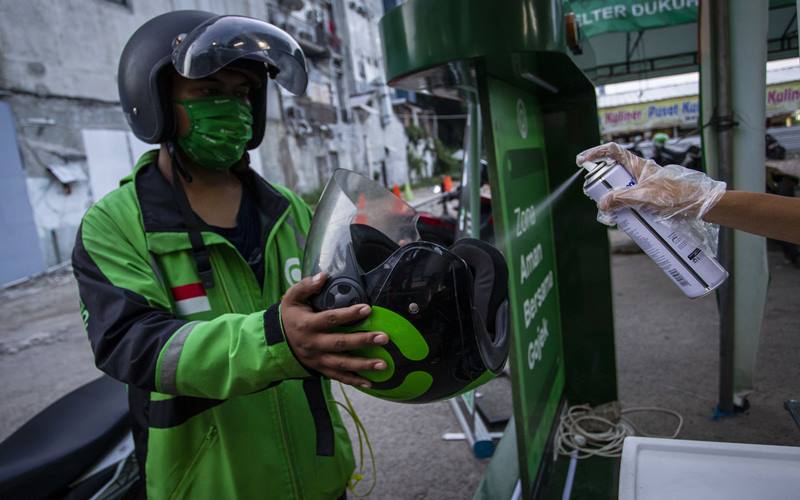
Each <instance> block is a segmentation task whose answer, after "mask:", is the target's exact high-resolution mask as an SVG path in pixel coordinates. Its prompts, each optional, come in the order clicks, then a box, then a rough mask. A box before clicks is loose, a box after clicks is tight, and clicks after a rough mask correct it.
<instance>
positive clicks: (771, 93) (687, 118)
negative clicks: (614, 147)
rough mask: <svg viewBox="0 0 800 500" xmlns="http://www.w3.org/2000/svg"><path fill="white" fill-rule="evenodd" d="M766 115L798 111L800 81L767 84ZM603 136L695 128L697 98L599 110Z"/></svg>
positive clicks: (697, 111)
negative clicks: (653, 130)
mask: <svg viewBox="0 0 800 500" xmlns="http://www.w3.org/2000/svg"><path fill="white" fill-rule="evenodd" d="M766 104H767V116H768V117H771V116H778V115H784V114H789V113H794V112H795V111H797V110H798V109H800V81H797V82H786V83H779V84H774V85H770V86H768V87H767V94H766ZM598 114H599V119H600V129H601V130H602V133H603V134H622V133H627V132H636V131H644V130H652V129H657V128H672V127H682V128H685V127H696V126H698V120H699V119H700V99H699V98H698V97H697V96H687V97H678V98H674V99H664V100H661V101H653V102H644V103H639V104H629V105H627V106H616V107H613V108H603V109H600V110H599V111H598Z"/></svg>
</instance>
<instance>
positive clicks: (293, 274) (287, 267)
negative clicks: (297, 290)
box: [283, 257, 303, 286]
mask: <svg viewBox="0 0 800 500" xmlns="http://www.w3.org/2000/svg"><path fill="white" fill-rule="evenodd" d="M283 276H284V277H285V278H286V282H287V283H289V286H292V285H294V284H295V283H299V282H300V280H301V279H303V272H302V271H301V270H300V259H298V258H297V257H290V258H288V259H286V262H285V263H284V265H283Z"/></svg>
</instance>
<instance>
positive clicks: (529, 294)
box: [484, 77, 564, 487]
mask: <svg viewBox="0 0 800 500" xmlns="http://www.w3.org/2000/svg"><path fill="white" fill-rule="evenodd" d="M487 89H488V96H489V106H488V107H487V108H488V110H489V113H490V119H485V120H484V122H485V123H486V122H488V123H491V134H492V136H493V138H494V142H493V146H494V151H493V153H494V158H495V161H496V165H497V169H496V172H497V175H496V178H495V179H494V181H493V184H492V211H493V213H494V214H495V215H494V220H495V222H496V223H497V224H498V225H500V229H501V231H499V232H498V233H497V234H501V235H503V237H502V238H500V240H501V241H498V244H499V246H500V247H501V249H502V251H503V253H504V254H505V257H506V261H507V262H508V270H509V277H508V291H509V302H510V305H511V310H510V318H511V326H512V331H513V341H512V342H513V343H512V347H511V363H512V368H513V370H512V389H513V391H514V415H515V423H516V431H517V441H518V444H519V446H518V450H519V451H520V453H521V454H520V456H519V461H520V473H521V475H522V479H523V484H525V485H531V484H533V479H534V478H536V476H537V473H538V467H539V464H540V463H541V460H542V456H543V454H544V449H545V447H546V445H547V440H548V437H549V434H550V430H551V428H552V425H553V421H554V418H555V416H556V410H557V408H558V404H559V401H560V399H561V394H562V391H563V388H564V361H563V360H564V356H563V354H562V347H561V313H560V309H559V300H558V277H557V275H556V255H555V245H554V240H553V223H552V218H551V215H550V211H549V209H547V208H546V207H543V206H542V202H543V201H544V200H546V199H547V197H548V194H549V192H550V188H549V183H548V173H547V160H546V155H545V150H544V147H545V144H544V130H543V125H542V114H541V111H540V109H539V104H538V101H537V98H536V97H535V96H534V95H533V94H531V93H529V92H527V91H525V90H522V89H519V88H517V87H514V86H511V85H509V84H507V83H505V82H503V81H501V80H497V79H494V78H491V77H489V78H488V84H487ZM495 188H496V189H495ZM526 487H527V486H526Z"/></svg>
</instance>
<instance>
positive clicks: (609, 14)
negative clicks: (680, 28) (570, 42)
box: [564, 0, 700, 37]
mask: <svg viewBox="0 0 800 500" xmlns="http://www.w3.org/2000/svg"><path fill="white" fill-rule="evenodd" d="M699 3H700V2H699V0H617V1H609V0H565V2H564V10H565V12H570V11H571V12H574V13H575V18H576V19H577V21H578V24H579V25H580V27H581V34H583V35H584V36H586V37H591V36H595V35H600V34H602V33H609V32H614V31H640V30H646V29H653V28H662V27H664V26H675V25H678V24H685V23H694V22H697V7H698V5H699Z"/></svg>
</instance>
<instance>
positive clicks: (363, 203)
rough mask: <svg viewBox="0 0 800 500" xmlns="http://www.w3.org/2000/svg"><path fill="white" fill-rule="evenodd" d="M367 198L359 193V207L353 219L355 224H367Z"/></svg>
mask: <svg viewBox="0 0 800 500" xmlns="http://www.w3.org/2000/svg"><path fill="white" fill-rule="evenodd" d="M366 208H367V197H366V196H364V193H358V205H357V211H356V216H355V217H354V218H353V223H354V224H366V223H367V219H368V218H367V211H366Z"/></svg>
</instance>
